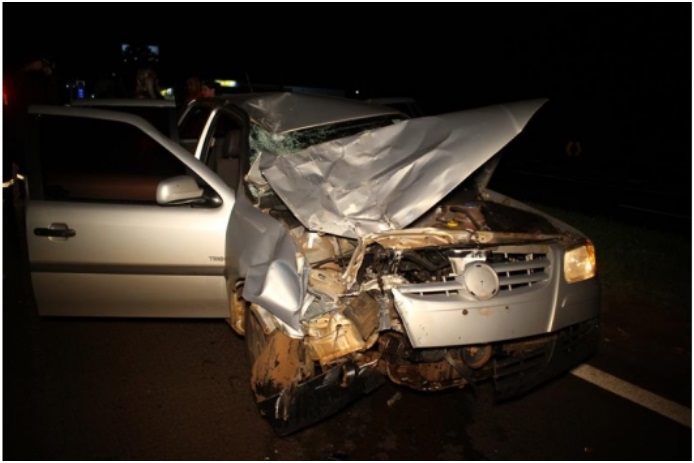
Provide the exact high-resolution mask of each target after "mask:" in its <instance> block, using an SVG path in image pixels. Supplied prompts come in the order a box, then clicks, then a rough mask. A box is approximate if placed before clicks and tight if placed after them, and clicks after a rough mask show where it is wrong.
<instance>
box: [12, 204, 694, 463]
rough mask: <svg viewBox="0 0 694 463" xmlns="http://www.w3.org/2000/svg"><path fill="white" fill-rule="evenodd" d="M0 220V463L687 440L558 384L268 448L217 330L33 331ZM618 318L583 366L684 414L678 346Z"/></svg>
mask: <svg viewBox="0 0 694 463" xmlns="http://www.w3.org/2000/svg"><path fill="white" fill-rule="evenodd" d="M3 216H4V224H3V245H4V248H3V386H4V388H3V442H2V445H3V449H2V452H3V459H5V460H84V459H87V460H298V459H302V460H313V459H317V460H343V459H345V460H414V459H418V460H430V459H432V460H479V459H482V460H658V461H660V460H691V455H692V438H691V429H690V428H689V427H687V426H683V425H681V424H678V423H676V422H674V421H672V420H670V419H668V418H665V417H663V416H661V415H660V414H658V413H655V412H653V411H651V410H648V409H646V408H644V407H642V406H640V405H638V404H635V403H632V402H630V401H628V400H625V399H623V398H621V397H619V396H617V395H615V394H613V393H611V392H608V391H605V390H603V389H601V388H599V387H597V386H594V385H592V384H590V383H587V382H585V381H583V380H582V379H579V378H577V377H576V376H573V375H570V374H567V375H564V376H562V377H560V378H558V379H556V380H554V381H552V382H550V383H547V384H546V385H544V386H542V387H540V388H538V389H536V390H534V391H532V392H531V393H529V394H527V395H526V396H524V397H521V398H519V399H517V400H514V401H510V402H504V403H494V402H491V401H489V400H488V399H487V398H486V397H485V396H482V397H476V396H475V395H474V394H473V393H472V391H470V390H459V391H458V390H456V391H449V392H444V393H432V394H424V393H415V392H413V391H410V390H407V389H404V388H399V387H395V386H392V385H386V386H384V387H382V388H380V389H378V390H377V391H375V392H374V393H372V394H371V395H369V396H367V397H365V398H363V399H362V400H360V401H359V402H357V403H355V404H354V405H352V406H351V407H349V408H348V409H346V410H344V411H343V412H342V413H340V414H338V415H336V416H334V417H332V418H329V419H327V420H326V421H324V422H322V423H319V424H318V425H316V426H313V427H311V428H309V429H306V430H304V431H302V432H300V433H297V434H294V435H292V436H289V437H285V438H279V437H277V436H276V435H275V434H274V433H273V431H272V430H271V428H270V426H269V424H268V423H267V422H266V421H265V420H264V419H263V418H262V417H260V415H259V414H258V412H257V410H256V407H255V405H254V403H253V399H252V396H251V392H250V388H249V383H248V363H247V360H246V356H245V351H244V343H243V340H242V339H241V338H239V337H238V336H236V335H235V334H234V333H233V331H232V330H231V329H230V328H229V327H228V325H227V324H226V323H225V322H223V321H181V320H97V319H55V318H40V317H38V316H37V315H36V309H35V306H34V305H33V302H32V298H31V295H30V291H29V289H30V287H29V284H28V280H27V278H26V270H27V269H26V264H25V262H23V260H22V259H21V254H20V253H19V247H18V245H17V239H16V236H15V234H14V233H13V230H14V228H13V227H11V220H8V219H11V215H9V214H8V213H7V210H6V209H5V208H4V214H3ZM617 309H619V308H617V307H610V306H609V304H607V306H606V307H605V310H606V313H605V314H604V315H605V316H604V317H603V319H604V324H603V340H602V345H601V347H600V352H599V353H598V354H597V355H596V356H595V357H594V358H593V359H591V361H590V362H589V363H590V364H591V365H594V366H596V367H598V368H600V369H601V370H603V371H607V372H609V373H611V374H614V375H616V376H619V377H620V378H623V379H625V380H627V381H629V382H631V383H633V384H636V385H637V386H641V387H644V388H646V389H648V390H650V391H653V392H655V393H657V394H660V395H662V396H664V397H666V398H668V399H670V400H674V401H676V402H678V403H680V404H682V405H684V406H685V407H688V408H691V333H689V332H688V331H687V329H684V330H683V329H682V327H680V328H677V327H675V328H673V329H674V330H675V331H674V332H673V331H668V330H667V329H666V328H667V327H665V328H664V329H662V330H650V329H649V327H648V326H636V324H635V322H634V324H633V325H632V326H630V327H629V329H628V332H627V331H625V329H624V328H623V327H624V326H625V325H624V320H621V319H619V316H618V315H615V314H618V313H619V310H617ZM644 323H646V324H647V325H648V324H652V323H653V320H651V319H647V320H644ZM620 330H621V331H620ZM688 330H689V331H690V330H691V327H689V328H688ZM637 335H638V339H635V338H636V336H637ZM687 343H688V344H687ZM690 416H691V415H690Z"/></svg>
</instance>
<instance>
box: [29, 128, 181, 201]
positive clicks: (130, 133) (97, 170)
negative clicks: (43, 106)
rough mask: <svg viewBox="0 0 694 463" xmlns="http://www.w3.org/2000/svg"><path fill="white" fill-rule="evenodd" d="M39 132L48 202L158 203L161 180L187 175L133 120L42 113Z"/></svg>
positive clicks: (174, 158) (45, 194)
mask: <svg viewBox="0 0 694 463" xmlns="http://www.w3.org/2000/svg"><path fill="white" fill-rule="evenodd" d="M39 130H40V133H39V140H40V141H39V159H40V166H41V177H42V182H43V194H44V198H45V199H48V200H70V201H75V200H77V201H80V200H83V201H90V200H92V201H94V200H97V201H111V202H128V203H129V202H136V203H146V204H150V203H151V204H155V203H156V191H157V185H158V183H159V182H160V181H161V180H163V179H165V178H168V177H173V176H176V175H184V174H185V173H186V168H185V165H184V164H183V163H181V162H180V161H179V160H178V159H176V157H175V156H174V155H173V154H172V153H170V152H169V151H168V150H166V149H165V148H164V147H163V146H161V145H160V144H159V143H158V142H157V141H155V140H154V139H152V138H151V137H150V136H149V135H147V134H146V133H144V132H142V131H141V130H140V129H138V128H137V127H135V126H132V125H129V124H125V123H122V122H116V121H107V120H99V119H87V118H79V117H57V116H42V117H41V119H40V125H39Z"/></svg>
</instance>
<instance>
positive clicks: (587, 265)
mask: <svg viewBox="0 0 694 463" xmlns="http://www.w3.org/2000/svg"><path fill="white" fill-rule="evenodd" d="M596 269H597V262H596V259H595V246H593V243H591V242H587V243H586V244H584V245H582V246H579V247H577V248H573V249H569V250H567V251H566V252H564V280H566V282H567V283H577V282H579V281H584V280H588V279H590V278H593V277H594V276H595V272H596Z"/></svg>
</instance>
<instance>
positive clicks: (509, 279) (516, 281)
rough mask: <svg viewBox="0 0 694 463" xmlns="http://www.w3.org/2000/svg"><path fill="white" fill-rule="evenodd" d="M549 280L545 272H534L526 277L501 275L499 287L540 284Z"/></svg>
mask: <svg viewBox="0 0 694 463" xmlns="http://www.w3.org/2000/svg"><path fill="white" fill-rule="evenodd" d="M548 278H549V275H547V274H546V273H545V272H534V273H530V274H526V275H513V276H501V275H499V286H501V289H504V286H509V285H520V284H524V283H539V282H540V281H544V280H546V279H548Z"/></svg>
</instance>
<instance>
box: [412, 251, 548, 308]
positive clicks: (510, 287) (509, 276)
mask: <svg viewBox="0 0 694 463" xmlns="http://www.w3.org/2000/svg"><path fill="white" fill-rule="evenodd" d="M517 249H518V248H517V247H514V252H504V251H503V250H499V251H495V252H493V253H491V254H489V255H488V256H487V259H486V263H487V264H489V265H490V266H491V267H492V268H493V269H494V271H495V272H496V274H497V276H498V277H499V293H498V294H497V295H496V296H495V297H499V296H500V295H503V294H510V293H511V292H519V291H527V290H531V288H532V287H534V286H536V285H539V284H540V283H543V282H545V281H548V280H549V279H550V266H551V261H550V259H549V257H548V251H545V252H539V253H538V252H518V250H517ZM398 289H399V291H400V292H401V293H403V294H417V295H420V296H452V295H457V294H461V293H464V292H466V291H465V286H464V284H463V282H462V281H460V280H458V279H456V278H455V277H449V278H445V277H444V278H443V280H442V281H436V282H429V283H418V284H409V285H402V286H400V287H399V288H398Z"/></svg>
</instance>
